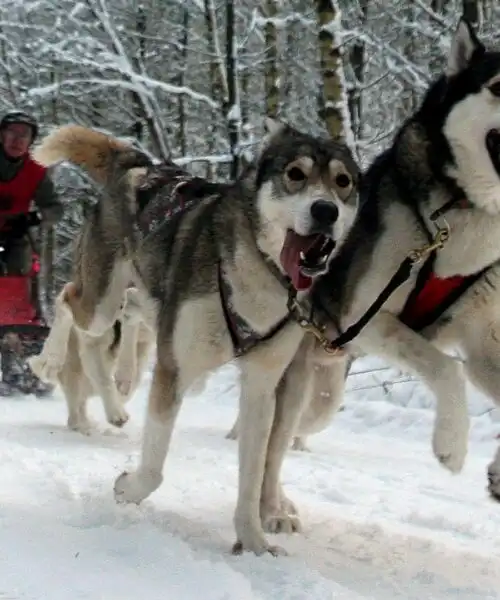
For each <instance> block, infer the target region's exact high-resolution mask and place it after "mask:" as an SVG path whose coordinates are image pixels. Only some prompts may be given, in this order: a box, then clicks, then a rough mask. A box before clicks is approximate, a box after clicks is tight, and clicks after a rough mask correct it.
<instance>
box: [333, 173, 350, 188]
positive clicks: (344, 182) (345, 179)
mask: <svg viewBox="0 0 500 600" xmlns="http://www.w3.org/2000/svg"><path fill="white" fill-rule="evenodd" d="M335 183H336V184H337V185H338V186H339V187H340V188H346V187H349V186H350V185H351V178H350V177H349V175H346V174H345V173H339V174H338V175H337V177H335Z"/></svg>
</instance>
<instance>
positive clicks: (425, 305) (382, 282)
mask: <svg viewBox="0 0 500 600" xmlns="http://www.w3.org/2000/svg"><path fill="white" fill-rule="evenodd" d="M360 206H361V208H360V210H359V212H358V217H357V219H356V222H355V224H354V226H353V228H352V230H351V232H350V234H349V237H348V239H347V240H346V243H345V244H344V245H343V247H342V249H341V250H340V252H339V254H338V255H337V256H336V257H335V259H334V260H333V261H332V263H331V264H330V267H331V269H330V273H329V275H327V276H326V277H325V278H322V280H321V281H320V282H319V284H318V287H317V289H316V292H317V295H318V298H319V299H320V301H322V302H323V303H325V305H326V304H328V305H329V309H330V312H331V313H333V314H335V315H336V316H337V318H338V323H339V327H340V329H342V330H345V329H346V328H347V327H348V326H349V325H350V324H352V323H354V322H356V321H357V319H358V318H359V317H360V316H361V315H363V314H364V313H365V312H366V310H367V308H368V306H369V305H370V304H371V303H372V302H373V301H374V300H375V298H377V296H378V295H379V294H380V292H381V291H382V289H383V288H384V287H385V286H386V284H387V283H388V282H389V280H390V279H391V277H392V276H393V275H394V273H395V272H396V271H397V269H398V266H399V265H400V263H401V262H402V260H403V259H404V258H405V256H406V255H407V254H408V253H410V252H411V251H412V250H414V249H417V248H420V247H423V246H424V245H425V244H427V243H428V242H429V240H430V239H431V238H432V236H433V235H434V232H435V228H434V219H435V218H436V217H437V219H436V222H437V223H438V224H439V225H440V226H442V227H444V228H445V229H446V228H448V231H449V239H448V241H447V242H446V243H445V244H444V246H443V247H442V248H441V249H438V250H436V252H435V253H432V254H431V255H430V258H429V259H428V260H426V261H424V262H422V263H421V265H419V267H418V268H415V269H414V272H413V274H412V276H411V277H410V279H409V280H408V281H407V283H405V284H404V285H402V286H401V287H400V288H399V289H398V290H397V291H396V292H395V293H394V294H393V295H392V296H391V297H390V298H389V300H388V301H387V302H386V303H385V304H384V306H383V308H382V310H380V311H379V312H378V314H377V315H376V316H375V317H374V318H373V319H372V321H371V322H369V324H368V325H367V326H366V327H365V329H364V330H362V332H361V334H360V335H359V336H358V337H357V338H355V339H354V341H353V342H352V348H353V349H355V350H356V351H359V352H361V353H364V354H374V355H378V356H379V357H381V358H383V359H385V360H386V361H387V362H388V363H390V364H392V365H395V366H399V367H400V368H401V369H403V370H405V371H408V372H412V373H414V374H416V375H418V376H420V377H421V378H422V379H423V381H424V382H425V383H426V384H427V386H428V387H429V388H430V390H431V391H432V392H433V393H434V395H435V398H436V403H437V413H436V422H435V429H434V436H433V445H434V451H435V453H436V454H437V456H438V457H439V458H440V460H441V461H442V462H443V464H445V465H446V466H447V467H448V468H449V469H450V470H452V471H459V470H460V469H461V468H462V465H463V463H464V460H465V457H466V451H467V442H468V429H469V420H468V416H467V410H466V408H467V406H466V394H465V384H466V378H467V377H468V378H469V379H470V381H471V382H473V383H474V384H475V385H476V386H478V387H479V388H480V389H481V390H482V391H484V392H485V393H486V394H488V396H489V397H490V398H491V399H492V400H494V401H495V402H496V403H497V404H500V52H498V51H494V50H488V49H486V48H485V47H484V46H483V44H482V43H481V42H480V41H479V40H478V38H477V37H476V34H475V33H474V31H473V29H472V27H471V26H470V24H469V23H467V22H466V21H465V20H461V21H460V23H459V25H458V28H457V30H456V32H455V35H454V38H453V40H452V44H451V49H450V53H449V57H448V62H447V67H446V71H445V72H444V73H443V74H442V75H441V76H440V77H439V78H438V79H437V80H436V81H435V82H434V83H433V84H432V85H431V86H430V87H429V89H428V91H427V93H426V94H425V97H424V99H423V101H422V103H421V106H420V108H419V109H418V110H417V112H416V113H415V114H414V115H413V116H411V117H410V118H409V119H408V120H407V121H406V122H405V123H404V124H403V126H402V127H401V129H400V130H399V132H398V133H397V135H396V138H395V140H394V142H393V144H392V145H391V147H390V148H389V149H388V150H387V151H386V152H384V153H383V154H381V155H380V156H379V157H378V158H377V159H376V160H375V161H374V163H373V164H372V165H371V167H370V168H369V169H368V171H367V173H366V175H365V176H364V177H363V183H362V185H361V190H360ZM440 209H442V210H441V211H440V212H441V213H442V216H441V217H439V216H437V215H434V219H433V218H431V216H432V215H433V213H435V211H438V210H440ZM446 288H448V291H447V292H446V294H445V293H444V292H445V291H446ZM452 288H453V289H452ZM438 296H442V297H441V298H439V297H438ZM452 350H453V351H456V352H458V354H459V356H460V357H461V359H462V360H457V359H455V358H453V357H452V356H451V355H450V354H445V353H444V352H445V351H446V352H449V351H452ZM488 476H489V490H490V493H491V495H492V496H493V497H494V498H496V499H497V500H500V451H499V452H498V453H497V455H496V458H495V459H494V460H493V462H492V463H491V464H490V466H489V471H488Z"/></svg>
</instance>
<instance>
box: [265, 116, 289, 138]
mask: <svg viewBox="0 0 500 600" xmlns="http://www.w3.org/2000/svg"><path fill="white" fill-rule="evenodd" d="M286 128H287V125H286V123H283V122H282V121H280V120H279V119H275V118H274V117H266V118H265V119H264V130H265V132H266V135H268V136H271V137H274V136H275V135H279V134H280V133H281V132H282V131H284V130H285V129H286Z"/></svg>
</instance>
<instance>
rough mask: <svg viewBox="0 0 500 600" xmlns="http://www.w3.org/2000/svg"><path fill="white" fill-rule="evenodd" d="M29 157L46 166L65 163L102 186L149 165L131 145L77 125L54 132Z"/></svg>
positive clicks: (65, 126)
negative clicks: (124, 173)
mask: <svg viewBox="0 0 500 600" xmlns="http://www.w3.org/2000/svg"><path fill="white" fill-rule="evenodd" d="M33 158H34V159H35V160H36V161H37V162H39V163H41V164H42V165H44V166H46V167H49V166H52V165H55V164H57V163H60V162H62V161H68V162H70V163H72V164H74V165H77V166H78V167H81V168H83V169H85V170H86V171H87V172H88V174H89V175H90V176H91V177H92V179H94V180H95V181H96V182H98V183H100V184H103V185H105V184H106V183H108V182H109V181H110V180H111V179H112V178H113V177H115V176H117V175H120V174H123V172H125V171H127V170H129V169H133V168H136V167H146V166H149V165H150V164H151V159H150V158H149V157H148V156H147V155H146V154H145V153H144V152H141V151H140V150H138V149H136V148H134V147H133V146H132V145H131V144H128V143H126V142H124V141H121V140H119V139H117V138H115V137H113V136H111V135H106V134H105V133H102V132H100V131H97V130H95V129H91V128H89V127H82V126H81V125H63V126H62V127H58V128H57V129H55V130H54V131H53V132H52V133H50V134H49V135H48V136H46V137H45V138H44V139H43V140H42V142H41V143H40V145H39V146H37V147H36V148H35V150H34V152H33Z"/></svg>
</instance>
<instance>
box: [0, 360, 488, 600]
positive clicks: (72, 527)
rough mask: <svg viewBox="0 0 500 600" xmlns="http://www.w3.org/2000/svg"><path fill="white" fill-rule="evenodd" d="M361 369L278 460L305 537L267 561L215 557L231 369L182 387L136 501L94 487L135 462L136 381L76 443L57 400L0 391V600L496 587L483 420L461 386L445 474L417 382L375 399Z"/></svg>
mask: <svg viewBox="0 0 500 600" xmlns="http://www.w3.org/2000/svg"><path fill="white" fill-rule="evenodd" d="M358 370H359V368H358ZM361 370H362V369H361ZM385 375H386V372H385V373H382V372H381V374H380V377H382V376H385ZM376 378H377V372H376V373H375V374H373V373H372V374H369V375H360V376H358V377H352V378H350V386H351V388H357V389H354V390H353V391H351V392H350V393H349V394H348V396H347V398H346V410H345V411H343V412H342V413H340V415H339V416H338V418H337V420H336V421H335V422H334V423H333V424H332V426H331V427H330V428H329V429H328V430H327V431H325V432H323V433H321V434H319V435H316V436H314V437H312V438H310V440H309V445H310V449H311V452H310V453H297V452H291V453H290V454H289V456H288V459H287V461H286V464H285V469H284V482H285V487H286V490H287V492H288V493H289V495H290V497H291V498H293V500H295V501H296V503H297V504H298V505H299V507H300V508H301V515H302V519H303V524H304V534H303V535H300V536H299V535H295V536H291V537H288V536H283V535H280V536H277V538H278V543H280V544H281V545H283V546H284V547H285V548H286V549H287V550H288V552H289V554H290V555H289V556H288V557H280V558H273V557H271V556H265V557H260V558H257V557H254V556H251V555H247V554H245V555H243V556H240V557H235V556H231V555H230V554H229V549H230V547H231V545H232V543H233V542H234V534H233V529H232V513H233V509H234V504H235V493H236V492H235V486H236V444H235V442H231V441H229V440H226V439H224V435H225V434H226V432H227V430H228V429H229V427H230V426H231V424H232V421H233V419H234V416H235V410H236V408H235V407H236V400H235V398H236V392H237V388H236V383H235V382H236V379H235V371H234V369H232V368H230V367H228V368H225V369H223V370H222V371H221V372H220V373H218V374H216V375H215V376H214V377H213V378H212V380H211V381H210V383H209V385H208V387H207V388H206V390H205V391H204V393H203V394H201V395H200V396H197V397H193V398H189V399H186V402H185V404H184V406H183V410H182V413H181V416H180V420H179V426H178V428H177V430H176V432H175V436H174V440H173V443H172V450H171V453H170V455H169V458H168V461H167V465H166V469H165V475H166V477H165V483H164V484H163V486H162V487H161V488H160V489H159V490H158V491H157V492H155V493H154V494H153V495H152V496H151V497H150V498H149V499H148V500H147V501H145V502H144V504H143V505H142V506H141V507H135V506H134V507H130V506H126V507H123V506H117V505H115V503H114V501H113V498H112V493H111V490H112V483H113V480H114V478H115V477H116V475H118V474H119V473H120V472H121V471H122V469H123V468H124V467H131V466H132V465H133V464H134V463H135V460H136V457H137V453H138V448H139V441H140V431H141V425H142V416H143V412H144V398H145V394H146V391H147V386H148V384H149V379H147V380H146V381H145V382H144V384H143V386H142V388H141V390H140V391H139V392H138V393H137V396H136V398H135V399H134V400H133V401H132V404H131V406H130V408H131V412H132V419H131V422H130V423H129V424H128V425H127V426H126V428H125V429H124V430H123V431H111V430H109V429H108V428H106V426H104V425H101V427H100V430H99V432H97V433H95V434H94V435H93V436H92V437H90V438H86V437H83V436H81V435H79V434H77V433H72V432H69V431H67V430H66V429H65V427H64V423H65V409H64V405H63V401H62V399H61V398H60V397H59V396H56V398H55V399H54V400H40V401H37V400H32V399H23V400H20V399H17V400H16V399H10V400H2V401H1V402H0V455H1V461H0V600H7V599H8V600H115V599H116V600H195V599H198V598H199V597H200V596H201V597H202V598H203V600H271V599H273V600H274V599H276V600H306V599H307V600H311V599H312V600H327V599H328V600H329V599H337V600H360V599H364V600H367V599H371V600H393V599H398V600H399V599H401V600H403V599H404V600H413V599H415V600H416V599H417V598H418V600H441V599H446V600H448V599H460V600H479V599H481V600H486V599H497V598H498V599H500V505H497V504H494V503H493V502H492V501H490V500H489V499H488V497H487V494H486V492H485V484H486V477H485V469H486V465H487V463H488V462H489V459H490V458H491V456H492V455H493V452H494V448H495V441H494V437H495V435H496V434H497V433H498V432H500V423H496V424H495V422H494V421H493V419H492V416H493V413H489V412H488V408H489V406H488V404H487V403H485V402H484V400H483V399H481V398H479V396H477V394H475V395H474V396H473V397H472V400H471V412H472V413H473V414H475V415H478V416H475V417H474V421H473V422H474V424H473V428H472V431H471V444H470V455H469V459H468V461H467V466H466V468H465V470H464V472H463V473H462V474H461V475H459V476H452V475H450V474H448V473H447V472H446V471H444V470H443V469H442V468H441V467H439V466H438V465H437V464H436V462H435V460H434V459H433V457H432V455H431V452H430V441H429V440H430V432H431V423H432V416H433V414H432V411H431V410H428V409H426V408H415V406H418V407H421V406H422V405H424V406H425V405H426V404H427V405H429V404H430V402H429V399H428V397H427V395H426V394H425V392H424V391H423V390H422V388H421V387H418V386H415V385H414V384H413V383H408V382H407V383H400V384H399V385H398V386H395V387H394V389H393V391H392V393H390V390H388V391H389V394H388V395H386V396H385V397H384V395H383V393H382V388H380V387H378V388H375V389H367V388H369V387H370V386H371V385H372V383H373V380H374V379H376ZM386 388H387V386H386ZM401 403H404V404H406V405H407V406H406V407H402V406H400V404H401ZM91 408H92V409H93V413H94V415H95V416H96V417H98V418H99V420H100V422H101V423H103V419H102V409H101V407H100V405H99V403H98V402H97V401H95V403H94V404H93V406H92V407H91Z"/></svg>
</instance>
